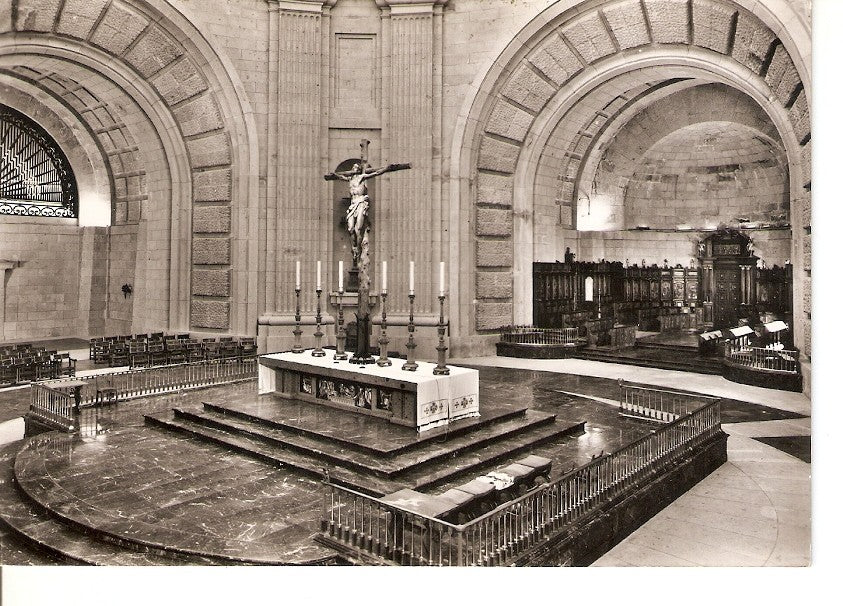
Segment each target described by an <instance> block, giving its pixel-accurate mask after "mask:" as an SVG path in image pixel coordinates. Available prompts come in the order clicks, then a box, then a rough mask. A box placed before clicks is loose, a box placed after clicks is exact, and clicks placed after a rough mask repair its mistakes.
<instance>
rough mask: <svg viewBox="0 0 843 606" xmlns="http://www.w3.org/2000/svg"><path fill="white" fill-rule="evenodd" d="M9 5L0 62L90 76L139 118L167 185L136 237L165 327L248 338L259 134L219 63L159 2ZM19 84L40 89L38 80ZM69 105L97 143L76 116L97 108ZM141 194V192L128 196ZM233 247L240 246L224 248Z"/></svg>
mask: <svg viewBox="0 0 843 606" xmlns="http://www.w3.org/2000/svg"><path fill="white" fill-rule="evenodd" d="M9 4H10V8H11V11H10V12H11V15H10V17H11V18H10V19H9V23H6V24H4V23H2V21H0V29H8V30H10V32H11V33H10V34H9V35H7V36H5V37H4V40H3V42H2V43H0V60H2V61H3V62H4V64H6V65H7V66H8V65H9V64H10V63H13V62H14V60H15V58H16V57H17V58H22V57H26V58H27V60H26V61H18V63H20V64H21V65H27V66H30V65H33V64H38V63H39V61H38V60H37V59H35V57H41V58H45V57H46V58H50V60H51V61H53V62H54V64H53V65H54V66H55V65H66V66H68V70H69V72H70V73H75V74H95V75H96V76H95V77H96V78H99V79H101V80H102V81H105V82H108V83H110V84H111V85H112V86H114V87H115V88H116V89H118V90H119V91H121V93H122V94H124V95H125V96H126V97H127V98H128V99H130V101H131V103H133V104H134V105H135V106H136V107H137V108H138V111H137V112H135V115H137V116H139V117H138V120H137V121H138V123H140V122H143V123H144V124H145V125H146V127H147V128H148V129H150V130H151V131H152V132H154V136H155V137H156V138H157V139H158V141H159V142H160V146H161V148H162V153H163V155H164V156H165V157H166V162H167V166H166V167H165V168H161V167H159V168H161V170H160V173H159V177H160V178H161V179H164V178H163V177H161V175H163V173H164V172H166V173H168V176H167V178H166V181H167V182H166V183H158V184H157V186H160V187H162V188H164V187H166V188H168V189H169V190H170V193H169V201H170V209H169V211H168V215H167V216H166V217H164V216H155V217H154V220H153V221H151V222H148V223H147V226H146V227H147V229H146V234H145V235H144V237H146V238H152V239H153V240H157V242H155V244H156V245H157V246H162V247H164V248H166V249H168V253H169V254H168V258H166V259H165V258H161V259H158V260H157V264H156V265H155V266H154V267H150V268H149V278H150V282H149V285H150V286H151V287H153V288H152V289H151V290H154V291H155V292H166V293H168V294H167V296H166V298H167V300H166V301H161V302H160V305H161V306H163V307H166V312H165V316H166V317H165V318H164V320H165V322H166V324H167V326H169V327H170V328H173V329H186V328H191V329H193V330H200V331H201V330H208V331H225V332H241V333H249V332H252V331H253V330H254V325H255V321H256V318H257V313H256V305H257V301H256V299H257V297H256V296H255V295H256V292H257V285H256V284H255V280H254V279H253V278H250V277H249V276H250V274H249V272H248V269H247V268H249V267H254V266H255V265H256V263H255V261H256V256H257V244H256V238H253V237H252V238H250V237H249V235H251V233H252V232H253V231H254V230H255V223H256V220H257V195H256V190H257V162H258V157H257V156H258V154H257V137H256V129H255V125H254V120H253V116H252V112H251V109H250V106H249V103H248V101H247V98H246V95H245V91H244V89H243V86H242V84H241V83H240V81H239V79H238V77H237V76H236V74H235V71H234V70H233V69H232V68H231V66H230V65H229V64H228V61H227V59H226V58H225V57H223V56H220V55H219V54H217V53H216V52H215V51H214V50H213V49H212V48H211V46H210V45H209V44H208V42H207V41H206V40H205V39H204V38H203V36H202V35H201V33H200V32H199V31H198V30H197V29H196V27H195V26H193V25H192V24H191V23H190V22H189V21H188V20H187V19H186V18H185V17H184V16H183V15H181V14H180V13H179V12H178V11H177V10H176V9H174V8H173V7H172V6H170V5H169V4H167V3H166V2H163V1H162V0H93V1H90V0H85V1H82V0H67V1H65V2H33V1H31V0H11V2H9ZM3 25H5V26H6V28H3V27H2V26H3ZM85 70H87V72H86V71H85ZM52 71H53V72H55V71H56V70H52ZM16 75H17V77H22V76H23V74H21V73H17V74H16ZM42 75H43V74H42ZM29 76H33V75H32V74H29ZM29 81H30V82H34V83H36V85H39V84H40V85H42V88H48V87H45V86H43V85H44V83H43V81H42V80H41V78H40V77H39V76H38V75H34V77H30V78H29ZM91 81H93V80H91ZM89 88H90V87H89ZM67 90H68V89H67V88H66V89H65V92H64V93H63V92H62V91H60V90H56V87H52V90H51V93H52V94H53V95H54V96H65V97H67V96H68V95H67V94H66V92H67ZM101 105H102V106H103V107H109V106H110V107H119V106H120V102H119V101H118V100H117V98H115V99H112V100H111V103H110V104H109V103H108V102H104V103H102V104H101ZM73 109H74V110H75V111H76V112H77V114H78V115H80V116H81V117H82V118H83V120H84V121H85V122H87V123H88V125H89V126H90V128H89V130H90V131H93V132H94V134H95V135H96V136H97V138H98V139H99V140H100V141H102V139H103V135H104V133H103V132H101V131H102V128H105V127H102V126H99V127H98V126H97V125H96V124H95V123H94V122H95V121H94V119H93V118H92V116H93V115H95V114H94V113H90V114H89V115H88V112H87V111H85V110H90V111H91V112H93V111H96V110H91V108H90V107H87V108H86V107H84V103H83V102H81V101H80V103H78V104H77V106H76V107H73ZM118 113H119V112H118ZM115 122H116V121H115ZM124 139H125V137H121V141H123V142H124V143H128V142H125V141H124ZM112 143H113V142H112ZM124 147H125V150H126V151H125V154H126V161H127V162H131V159H130V155H131V153H132V151H130V150H132V148H134V147H139V146H137V145H132V144H127V145H124ZM113 150H114V145H112V146H111V148H110V149H108V150H107V151H113ZM109 164H110V166H109V168H110V171H111V172H110V178H111V179H112V181H113V182H114V183H115V185H114V190H115V191H118V188H119V187H121V185H120V184H119V183H118V182H119V179H118V178H115V174H120V173H118V172H117V170H116V169H115V164H116V162H114V161H110V162H109ZM139 170H142V169H139ZM127 172H128V173H130V174H131V173H132V172H133V171H127ZM136 172H138V171H136ZM143 195H144V193H143V191H142V188H141V189H140V190H138V192H137V193H136V196H138V197H140V198H141V199H142V198H143ZM240 240H242V241H243V242H244V243H246V245H245V246H240V247H237V246H232V241H240ZM151 248H152V246H150V249H151ZM251 275H254V274H251ZM158 325H159V326H160V323H159V324H158Z"/></svg>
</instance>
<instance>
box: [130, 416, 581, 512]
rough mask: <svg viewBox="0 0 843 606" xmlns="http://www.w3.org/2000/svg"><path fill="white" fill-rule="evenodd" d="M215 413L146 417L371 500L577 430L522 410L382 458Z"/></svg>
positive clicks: (485, 465) (438, 481)
mask: <svg viewBox="0 0 843 606" xmlns="http://www.w3.org/2000/svg"><path fill="white" fill-rule="evenodd" d="M220 409H221V407H219V406H215V405H211V404H206V406H205V408H204V409H203V410H201V411H196V410H183V409H174V411H173V413H172V415H169V414H167V413H164V414H155V415H147V416H146V421H147V423H148V424H151V425H154V426H157V427H159V428H162V429H167V430H172V431H177V432H180V433H182V434H187V435H190V436H193V437H195V438H198V439H200V440H204V441H206V442H212V443H214V444H217V445H219V446H223V447H225V448H228V449H231V450H234V451H236V452H238V453H241V454H245V455H248V456H251V457H254V458H257V459H259V460H262V461H264V462H266V463H269V464H271V465H274V466H279V467H287V468H290V469H295V470H297V471H299V472H301V473H304V474H307V475H309V476H311V477H316V478H321V477H324V474H325V471H326V470H327V471H328V472H329V474H330V477H331V480H332V481H334V482H335V483H338V484H341V485H343V486H346V487H348V488H352V489H354V490H358V491H360V492H363V493H366V494H370V495H373V496H381V495H384V494H388V493H390V492H394V491H396V490H399V489H401V488H414V489H419V490H425V489H430V488H433V487H436V486H441V485H442V484H444V483H447V482H449V481H453V480H455V479H456V478H458V477H460V476H464V475H465V474H467V473H470V472H475V471H476V472H477V473H482V472H485V471H488V470H490V469H491V468H493V467H494V466H495V465H496V464H497V463H498V462H501V461H506V460H509V459H514V458H515V457H516V455H518V454H520V453H523V452H524V451H526V450H528V449H530V448H533V447H535V446H538V445H540V444H543V443H545V442H548V441H550V440H556V439H560V438H563V437H564V436H566V435H570V434H574V433H581V432H582V431H583V430H584V424H583V423H578V424H573V425H568V424H563V423H559V422H557V421H556V418H555V415H553V414H550V413H544V412H539V411H535V410H521V411H519V412H518V414H517V415H515V416H513V415H501V416H499V417H498V418H496V419H493V420H491V421H487V422H484V423H483V424H482V425H480V428H478V427H477V425H475V430H474V431H470V432H458V433H457V434H456V435H449V434H440V435H439V436H438V439H433V438H431V439H425V440H422V441H421V442H415V441H414V440H408V442H407V444H406V445H405V447H404V448H397V449H393V451H394V453H393V454H386V455H384V454H383V453H377V454H375V453H373V452H367V451H366V449H365V448H362V447H361V446H362V445H361V444H359V443H353V442H350V441H348V440H344V441H341V440H334V439H333V437H332V436H318V435H314V434H313V433H310V435H308V434H306V433H301V432H299V431H297V429H298V430H300V429H301V428H293V429H291V428H290V427H286V426H284V424H283V423H279V422H276V423H274V424H272V425H270V424H268V423H266V420H265V419H261V418H253V419H246V418H243V416H238V415H233V414H230V411H229V414H226V413H224V412H221V411H220ZM358 420H359V419H358ZM365 422H366V423H371V424H383V425H388V423H387V422H386V421H385V420H383V419H377V418H365ZM407 431H410V430H407ZM412 433H413V434H415V432H412ZM411 444H412V447H410V445H411Z"/></svg>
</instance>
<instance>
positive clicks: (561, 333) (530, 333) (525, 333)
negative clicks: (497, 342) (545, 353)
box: [501, 326, 579, 345]
mask: <svg viewBox="0 0 843 606" xmlns="http://www.w3.org/2000/svg"><path fill="white" fill-rule="evenodd" d="M578 336H579V329H577V328H537V327H535V326H507V327H505V328H503V329H502V330H501V341H503V342H504V343H518V344H520V345H574V344H576V343H578V342H579V341H578Z"/></svg>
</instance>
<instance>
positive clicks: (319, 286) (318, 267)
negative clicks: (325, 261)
mask: <svg viewBox="0 0 843 606" xmlns="http://www.w3.org/2000/svg"><path fill="white" fill-rule="evenodd" d="M316 290H322V261H317V262H316Z"/></svg>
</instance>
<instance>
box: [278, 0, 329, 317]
mask: <svg viewBox="0 0 843 606" xmlns="http://www.w3.org/2000/svg"><path fill="white" fill-rule="evenodd" d="M269 2H270V5H271V8H272V9H274V10H273V11H271V12H270V18H271V19H275V23H274V24H272V26H271V27H270V28H269V31H270V35H271V36H273V37H274V39H273V40H271V41H270V49H271V50H273V51H275V52H276V53H277V56H275V57H273V58H271V61H270V69H274V70H275V72H273V73H270V89H271V90H270V91H269V97H270V100H275V104H274V105H271V109H272V111H273V116H272V117H271V119H270V120H269V124H268V126H269V128H270V133H269V139H270V149H269V158H268V162H269V163H270V165H272V164H273V163H274V166H273V168H272V170H270V171H268V175H269V177H270V179H269V182H268V184H267V188H268V198H270V201H268V204H267V209H268V216H267V224H268V227H267V257H268V261H267V268H266V270H267V274H268V277H267V290H268V291H270V289H271V292H267V308H268V309H274V310H276V311H289V310H292V309H294V307H295V293H294V290H293V287H292V285H293V284H294V282H295V261H296V260H297V259H300V260H302V262H303V263H302V265H303V267H310V266H311V265H313V262H314V261H315V260H317V259H326V258H327V248H328V244H327V243H328V236H329V234H330V226H329V223H330V207H329V204H330V200H329V198H328V196H326V189H325V185H324V181H323V179H322V174H321V172H322V171H321V170H320V169H321V164H322V162H321V160H322V151H323V150H322V147H323V139H324V137H323V132H322V131H323V125H324V117H323V113H324V109H323V108H324V105H323V102H322V96H323V94H324V91H323V87H322V79H323V74H322V71H323V61H322V55H323V50H324V49H323V44H324V39H323V38H324V36H323V33H324V30H325V28H326V27H327V25H326V22H327V19H328V17H327V16H323V5H324V4H325V3H324V2H322V1H321V0H291V1H284V0H281V1H277V0H269ZM273 140H274V141H275V146H274V147H273V146H272V141H273ZM273 185H274V189H270V188H271V187H273ZM273 198H274V199H273ZM272 211H274V216H269V212H272ZM273 227H274V229H273ZM273 273H274V276H273V278H270V277H269V274H273ZM313 280H315V276H310V275H309V274H308V273H307V272H303V288H302V295H303V297H302V298H303V301H302V306H303V308H305V309H308V308H311V307H313V305H314V304H315V301H314V300H313V299H314V295H313V288H312V287H311V286H312V285H309V283H310V282H311V281H313Z"/></svg>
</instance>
